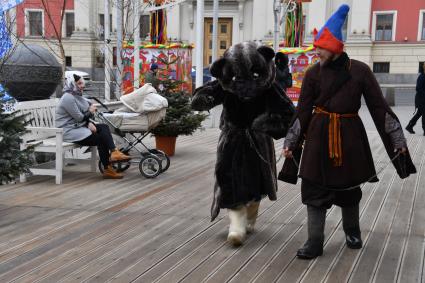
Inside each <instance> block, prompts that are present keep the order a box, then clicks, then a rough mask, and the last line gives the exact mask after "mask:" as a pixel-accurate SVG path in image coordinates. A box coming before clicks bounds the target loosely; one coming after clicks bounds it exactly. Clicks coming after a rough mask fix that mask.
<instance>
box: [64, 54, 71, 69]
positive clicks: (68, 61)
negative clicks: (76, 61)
mask: <svg viewBox="0 0 425 283" xmlns="http://www.w3.org/2000/svg"><path fill="white" fill-rule="evenodd" d="M65 66H67V67H72V57H71V56H65Z"/></svg>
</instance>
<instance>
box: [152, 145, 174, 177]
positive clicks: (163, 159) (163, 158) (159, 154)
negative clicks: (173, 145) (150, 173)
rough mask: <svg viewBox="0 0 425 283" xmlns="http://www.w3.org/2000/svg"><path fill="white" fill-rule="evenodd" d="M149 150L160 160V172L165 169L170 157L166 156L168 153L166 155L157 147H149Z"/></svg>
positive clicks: (168, 165) (168, 164) (167, 166)
mask: <svg viewBox="0 0 425 283" xmlns="http://www.w3.org/2000/svg"><path fill="white" fill-rule="evenodd" d="M149 152H150V153H151V154H154V155H155V156H156V157H157V158H158V159H159V160H161V165H162V171H161V173H162V172H165V171H167V169H168V168H169V167H170V158H169V157H168V155H166V154H165V152H163V151H161V150H157V149H150V150H149Z"/></svg>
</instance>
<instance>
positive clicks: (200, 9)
mask: <svg viewBox="0 0 425 283" xmlns="http://www.w3.org/2000/svg"><path fill="white" fill-rule="evenodd" d="M196 5H197V6H196V87H200V86H202V84H203V77H204V74H203V68H204V62H203V55H204V44H203V41H204V0H197V1H196Z"/></svg>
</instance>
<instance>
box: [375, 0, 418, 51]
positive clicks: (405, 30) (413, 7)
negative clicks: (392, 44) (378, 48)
mask: <svg viewBox="0 0 425 283" xmlns="http://www.w3.org/2000/svg"><path fill="white" fill-rule="evenodd" d="M424 9H425V0H372V17H373V12H375V11H387V10H396V11H398V12H397V26H396V41H397V42H405V41H404V38H405V37H407V38H408V40H407V42H411V43H414V42H415V43H416V42H417V41H418V24H419V10H424ZM370 22H371V24H372V20H371V21H370ZM371 32H372V26H371Z"/></svg>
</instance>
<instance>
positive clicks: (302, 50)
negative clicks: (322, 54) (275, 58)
mask: <svg viewBox="0 0 425 283" xmlns="http://www.w3.org/2000/svg"><path fill="white" fill-rule="evenodd" d="M314 49H315V48H314V46H313V45H310V46H308V47H287V48H282V49H280V50H279V51H278V52H282V53H284V54H302V53H307V52H310V51H312V50H314Z"/></svg>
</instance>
